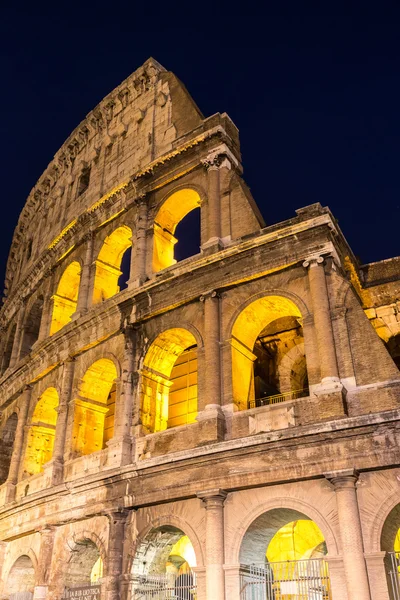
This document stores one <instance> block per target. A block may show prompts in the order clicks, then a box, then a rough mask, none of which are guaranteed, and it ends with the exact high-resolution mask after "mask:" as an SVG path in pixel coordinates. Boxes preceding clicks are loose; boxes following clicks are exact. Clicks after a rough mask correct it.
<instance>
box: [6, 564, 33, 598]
mask: <svg viewBox="0 0 400 600" xmlns="http://www.w3.org/2000/svg"><path fill="white" fill-rule="evenodd" d="M34 586H35V568H34V566H33V562H32V560H31V558H30V557H29V556H27V555H23V556H20V557H19V558H18V559H17V560H16V561H15V563H14V564H13V566H12V567H11V570H10V573H9V575H8V578H7V587H6V590H7V598H8V599H9V600H30V599H31V598H33V590H34Z"/></svg>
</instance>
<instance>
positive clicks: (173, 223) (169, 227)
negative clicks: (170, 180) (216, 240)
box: [153, 186, 202, 273]
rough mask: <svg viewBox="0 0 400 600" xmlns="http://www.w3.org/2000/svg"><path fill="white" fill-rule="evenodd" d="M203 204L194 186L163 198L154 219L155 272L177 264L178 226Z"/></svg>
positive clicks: (182, 188) (177, 189) (177, 190)
mask: <svg viewBox="0 0 400 600" xmlns="http://www.w3.org/2000/svg"><path fill="white" fill-rule="evenodd" d="M201 204H202V198H201V196H200V194H199V192H198V191H197V190H196V189H195V187H194V186H184V187H180V188H176V189H175V190H174V191H172V192H171V193H169V194H168V195H167V196H166V197H164V198H163V200H162V202H161V203H160V205H159V206H158V208H157V212H156V215H155V217H154V225H153V272H155V273H157V272H158V271H161V270H162V269H165V268H166V267H169V266H171V265H173V264H175V263H176V259H175V256H174V246H175V244H176V243H177V238H176V237H175V236H174V234H175V230H176V228H177V225H178V223H180V222H181V221H182V220H183V219H184V218H185V217H186V216H187V215H188V214H189V213H190V212H191V211H193V210H195V209H197V208H200V207H201ZM199 246H200V240H199Z"/></svg>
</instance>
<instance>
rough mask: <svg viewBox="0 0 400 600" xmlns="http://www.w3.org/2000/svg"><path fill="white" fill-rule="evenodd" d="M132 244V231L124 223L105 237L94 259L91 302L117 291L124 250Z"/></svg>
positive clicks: (107, 296)
mask: <svg viewBox="0 0 400 600" xmlns="http://www.w3.org/2000/svg"><path fill="white" fill-rule="evenodd" d="M131 245H132V231H131V229H129V227H127V226H126V225H123V226H122V227H118V229H116V230H115V231H113V232H112V234H111V235H109V236H108V237H106V239H105V240H104V244H103V246H102V247H101V250H100V252H99V255H98V257H97V260H96V275H95V281H94V289H93V304H98V303H99V302H103V301H104V300H107V298H111V296H114V295H115V294H117V293H118V292H119V286H118V279H119V276H120V275H121V270H120V269H121V262H122V257H123V255H124V253H125V251H126V250H127V249H128V248H130V246H131Z"/></svg>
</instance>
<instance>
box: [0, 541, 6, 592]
mask: <svg viewBox="0 0 400 600" xmlns="http://www.w3.org/2000/svg"><path fill="white" fill-rule="evenodd" d="M6 551H7V542H0V591H1V592H3V593H2V594H1V596H0V597H2V598H3V597H4V596H5V595H6V591H7V590H5V589H4V587H3V586H5V585H6V578H5V575H6V574H5V573H4V572H3V568H4V561H5V557H6Z"/></svg>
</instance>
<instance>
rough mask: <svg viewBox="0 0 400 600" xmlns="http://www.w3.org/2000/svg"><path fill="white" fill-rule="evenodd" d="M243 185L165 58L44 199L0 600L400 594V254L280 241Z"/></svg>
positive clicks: (283, 230)
mask: <svg viewBox="0 0 400 600" xmlns="http://www.w3.org/2000/svg"><path fill="white" fill-rule="evenodd" d="M242 172H243V169H242V162H241V155H240V147H239V136H238V129H237V128H236V126H235V125H234V123H233V122H232V121H231V120H230V118H229V116H228V115H227V114H225V113H223V114H219V113H217V114H214V115H212V116H210V117H207V118H205V117H204V116H203V115H202V113H201V112H200V110H199V109H198V108H197V106H196V104H195V103H194V101H193V100H192V98H191V97H190V95H189V94H188V92H187V90H186V88H185V87H184V85H183V84H182V83H181V82H180V81H179V79H178V78H177V77H176V76H175V75H174V74H173V73H171V72H169V71H166V70H165V69H164V68H163V67H162V66H161V65H160V64H159V63H157V62H156V61H155V60H153V59H149V60H147V61H146V62H145V63H144V65H143V66H141V67H140V68H139V69H138V70H137V71H135V72H134V73H133V74H132V75H131V76H129V77H128V78H127V79H126V80H125V81H124V82H123V83H122V84H121V85H120V86H119V87H117V88H116V89H115V90H114V91H112V92H111V93H110V94H109V95H108V96H107V97H106V98H105V99H104V100H102V101H101V102H100V104H99V105H98V106H97V107H96V108H95V109H94V110H93V111H92V112H90V113H89V114H88V115H87V117H86V118H85V119H84V120H83V121H82V122H81V123H80V124H79V125H78V127H77V128H76V129H75V130H74V131H73V132H72V134H71V136H70V137H69V138H68V139H67V141H66V142H65V143H64V145H63V146H62V147H61V148H60V150H59V151H58V152H57V153H56V155H55V157H54V159H53V160H52V161H51V163H50V164H49V165H48V167H47V168H46V169H45V171H44V173H43V175H42V176H41V177H40V178H39V180H38V182H37V184H36V185H35V187H34V188H33V190H32V192H31V193H30V195H29V197H28V199H27V202H26V204H25V207H24V208H23V210H22V213H21V216H20V218H19V221H18V224H17V227H16V229H15V233H14V237H13V241H12V245H11V250H10V254H9V259H8V263H7V272H6V280H5V299H4V303H3V306H2V308H1V312H0V328H1V347H0V359H1V361H0V364H1V386H0V403H1V422H0V440H1V441H0V443H1V460H0V477H1V479H0V482H1V486H0V540H1V541H0V572H1V583H0V599H2V600H5V599H7V600H30V599H32V598H33V599H35V600H45V599H46V600H61V599H69V598H86V597H88V598H91V599H92V600H150V599H152V600H166V599H171V600H172V599H174V600H389V598H390V599H392V600H398V599H399V598H400V583H399V582H400V579H399V568H400V534H399V528H400V467H399V450H398V446H399V443H400V433H399V427H400V375H399V366H400V301H399V298H400V258H393V259H388V260H383V261H380V262H376V263H371V264H367V265H361V264H360V263H359V261H358V260H357V259H356V258H355V256H354V254H353V252H352V250H351V249H350V247H349V246H348V244H347V242H346V239H345V238H344V236H343V234H342V232H341V230H340V228H339V226H338V223H337V221H336V220H335V218H334V217H333V215H332V213H331V212H330V210H329V208H327V207H324V206H322V205H321V204H319V203H317V204H313V205H311V206H306V207H304V208H299V209H298V210H297V211H296V214H295V215H293V217H292V218H290V219H289V220H287V221H284V222H281V223H277V224H273V225H269V226H266V224H265V223H264V221H263V218H262V216H261V214H260V211H259V210H258V208H257V205H256V203H255V201H254V199H253V197H252V195H251V192H250V190H249V188H248V187H247V186H246V184H245V182H244V180H243V178H242ZM354 226H356V224H354Z"/></svg>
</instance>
